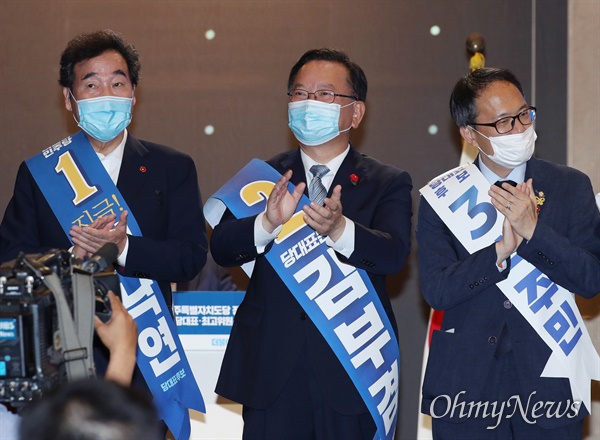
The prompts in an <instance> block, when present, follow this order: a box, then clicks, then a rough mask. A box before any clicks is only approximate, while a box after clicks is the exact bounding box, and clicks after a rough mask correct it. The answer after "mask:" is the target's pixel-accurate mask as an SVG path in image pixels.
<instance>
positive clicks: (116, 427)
mask: <svg viewBox="0 0 600 440" xmlns="http://www.w3.org/2000/svg"><path fill="white" fill-rule="evenodd" d="M161 434H162V432H161V428H160V424H159V421H158V417H157V416H156V411H155V409H154V406H153V404H152V402H150V400H149V399H147V398H146V397H145V396H142V395H141V394H139V393H136V392H135V391H133V390H132V389H129V388H124V387H122V386H120V385H118V384H116V383H114V382H110V381H104V380H100V379H86V380H80V381H74V382H69V383H67V384H65V385H61V386H60V387H59V388H58V389H56V390H55V391H54V392H53V393H52V394H47V395H44V396H43V397H42V398H41V399H40V400H39V401H37V402H34V403H32V404H31V405H30V406H29V407H27V408H26V409H25V410H24V412H23V419H22V421H21V423H20V425H19V438H20V439H21V440H30V439H35V440H55V439H61V440H113V439H125V438H127V439H138V438H139V439H144V440H161V437H162V436H161ZM162 439H164V437H162Z"/></svg>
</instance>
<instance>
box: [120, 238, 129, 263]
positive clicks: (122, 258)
mask: <svg viewBox="0 0 600 440" xmlns="http://www.w3.org/2000/svg"><path fill="white" fill-rule="evenodd" d="M127 252H129V235H128V236H127V238H126V239H125V247H124V248H123V252H121V255H119V257H118V258H117V264H118V265H119V266H123V267H125V263H126V262H127Z"/></svg>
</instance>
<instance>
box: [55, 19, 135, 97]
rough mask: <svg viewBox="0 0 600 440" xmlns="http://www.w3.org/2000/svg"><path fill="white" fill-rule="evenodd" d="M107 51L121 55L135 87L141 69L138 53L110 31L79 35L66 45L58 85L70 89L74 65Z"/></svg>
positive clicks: (103, 30) (73, 78) (73, 76)
mask: <svg viewBox="0 0 600 440" xmlns="http://www.w3.org/2000/svg"><path fill="white" fill-rule="evenodd" d="M107 50H115V51H117V52H119V53H120V54H121V56H122V57H123V58H124V59H125V62H126V63H127V68H128V69H129V78H130V80H131V83H132V84H133V86H134V87H135V86H137V85H138V82H139V80H140V70H141V68H142V66H141V64H140V56H139V54H138V51H137V50H136V48H135V47H133V46H132V45H131V44H128V43H127V42H126V41H125V40H124V39H123V37H122V36H121V35H120V34H118V33H117V32H115V31H112V30H110V29H102V30H100V31H96V32H92V33H91V34H81V35H78V36H77V37H75V38H73V39H72V40H71V41H69V42H68V43H67V47H66V48H65V50H64V51H63V53H62V55H61V57H60V74H59V79H58V82H59V84H60V85H61V86H63V87H67V88H68V89H72V88H73V82H74V81H75V65H76V64H77V63H80V62H81V61H85V60H89V59H91V58H95V57H97V56H99V55H102V54H103V53H104V52H106V51H107Z"/></svg>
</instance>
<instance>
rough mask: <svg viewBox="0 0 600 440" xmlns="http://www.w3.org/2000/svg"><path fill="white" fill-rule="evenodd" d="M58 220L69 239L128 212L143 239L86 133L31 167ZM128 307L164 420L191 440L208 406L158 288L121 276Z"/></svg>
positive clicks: (177, 434) (132, 228) (65, 141)
mask: <svg viewBox="0 0 600 440" xmlns="http://www.w3.org/2000/svg"><path fill="white" fill-rule="evenodd" d="M26 163H27V166H28V167H29V170H30V171H31V174H32V176H33V177H34V179H35V181H36V182H37V184H38V186H39V188H40V190H41V191H42V193H43V194H44V197H45V198H46V200H47V201H48V204H49V205H50V207H51V208H52V211H53V212H54V215H56V218H57V219H58V221H59V223H60V224H61V226H62V228H63V230H64V232H65V234H66V235H67V237H69V239H70V236H69V230H70V229H71V226H72V225H74V224H77V225H80V226H86V225H89V224H90V223H91V222H92V221H93V220H95V219H96V218H98V217H101V216H103V215H108V214H113V213H114V214H117V217H118V216H119V211H123V210H127V211H128V212H129V216H128V218H127V226H128V229H129V232H130V233H131V235H134V236H141V235H142V234H141V230H140V228H139V226H138V224H137V222H136V220H135V218H134V213H133V212H131V210H130V209H129V207H128V206H127V202H126V201H125V199H123V196H121V194H120V193H119V190H118V189H117V187H116V186H115V184H114V183H113V181H112V180H111V178H110V176H109V175H108V173H107V172H106V170H105V169H104V167H103V166H102V163H101V162H100V159H98V156H97V155H96V153H95V151H94V149H93V148H92V146H91V144H90V142H89V141H88V139H87V137H86V136H85V134H84V133H83V132H81V131H80V132H78V133H76V134H75V135H73V136H69V137H67V138H66V139H63V140H62V141H60V142H57V143H56V144H54V145H52V146H51V147H49V148H46V149H45V150H43V151H42V152H41V153H40V154H38V155H36V156H34V157H32V158H31V159H28V160H27V161H26ZM120 280H121V294H122V299H123V305H124V306H125V307H126V308H127V310H128V311H129V313H130V314H131V316H132V317H133V318H134V319H135V322H136V324H137V327H138V332H139V336H138V352H137V364H138V367H139V368H140V370H141V372H142V374H143V376H144V379H145V380H146V383H147V384H148V387H149V388H150V391H151V392H152V395H153V396H154V402H155V405H156V407H157V410H158V412H159V415H160V417H161V418H162V419H164V420H165V423H166V424H167V426H168V427H169V429H170V430H171V432H172V433H173V435H174V436H175V438H177V439H179V438H184V439H186V440H187V439H188V438H189V436H190V418H189V413H188V408H193V409H196V410H198V411H202V412H204V411H205V407H204V401H203V399H202V395H201V393H200V390H199V389H198V385H197V383H196V380H195V379H194V376H193V373H192V370H191V368H190V366H189V364H188V361H187V358H186V356H185V353H184V351H183V347H182V345H181V342H180V341H179V336H178V335H177V329H176V327H175V324H174V323H173V319H172V318H171V314H170V313H169V309H168V307H167V305H166V303H165V300H164V297H163V294H162V293H161V291H160V288H159V286H158V283H157V282H156V281H153V280H148V279H139V278H131V277H124V276H120Z"/></svg>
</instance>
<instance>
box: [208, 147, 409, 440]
mask: <svg viewBox="0 0 600 440" xmlns="http://www.w3.org/2000/svg"><path fill="white" fill-rule="evenodd" d="M280 177H281V175H280V174H279V173H278V172H277V171H276V170H275V169H273V168H272V167H270V166H269V165H268V164H267V163H265V162H263V161H261V160H258V159H253V160H252V161H251V162H250V163H249V164H248V165H246V166H245V167H244V168H243V169H242V170H241V171H240V172H239V173H238V174H236V175H235V176H234V177H233V178H232V179H231V180H230V181H229V182H228V183H226V184H225V185H224V186H223V187H222V188H221V189H220V190H219V191H217V192H216V193H215V194H214V195H213V196H212V197H211V198H210V199H209V200H208V201H207V202H206V204H205V205H204V215H205V217H206V219H207V221H208V223H209V224H210V225H211V227H213V228H214V227H215V226H216V225H217V224H218V223H219V221H220V220H221V216H222V214H223V212H224V211H225V207H227V208H228V209H229V210H230V211H231V212H232V213H233V215H234V216H235V217H237V218H244V217H249V216H252V215H256V214H259V213H260V212H262V211H264V210H265V206H266V200H267V198H268V196H269V194H270V193H271V190H272V188H273V186H274V185H275V182H277V180H279V178H280ZM288 190H290V191H292V190H293V185H292V184H291V183H290V184H289V185H288ZM308 203H309V200H308V198H307V197H305V196H303V197H302V199H301V200H300V203H299V204H298V207H297V211H296V213H295V214H294V216H293V217H292V218H291V219H290V220H289V221H288V222H287V223H285V224H284V225H283V228H282V230H281V232H280V234H279V235H278V236H277V238H276V239H275V242H274V244H273V247H272V248H271V249H270V250H269V252H268V253H267V254H266V258H267V259H268V261H269V263H270V264H271V265H272V266H273V268H274V269H275V270H276V272H277V273H278V275H279V276H280V277H281V279H282V280H283V281H284V283H285V284H286V286H287V287H288V289H289V290H290V291H291V292H292V294H293V295H294V297H295V298H296V299H297V300H298V302H299V303H300V305H301V306H302V308H303V309H304V310H305V311H306V313H307V314H308V315H309V316H310V318H311V320H312V321H313V322H314V323H315V325H316V326H317V328H318V329H319V331H320V332H321V333H322V334H323V336H324V338H325V340H326V341H327V342H328V343H329V345H330V346H331V348H332V349H333V351H334V353H335V354H336V356H337V357H338V359H339V360H340V362H341V363H342V365H343V366H344V368H345V370H346V372H347V373H348V375H349V376H350V378H351V379H352V381H353V383H354V385H355V386H356V388H357V390H358V392H359V393H360V395H361V397H362V398H363V400H364V401H365V404H366V406H367V408H368V409H369V411H370V413H371V415H372V416H373V419H374V420H375V424H376V425H377V433H376V436H375V438H376V439H381V440H383V439H393V437H394V434H395V430H396V422H397V409H398V387H399V377H400V376H399V369H400V352H399V349H398V342H397V340H396V336H395V334H394V331H393V329H392V326H391V324H390V322H389V319H388V318H387V315H386V313H385V311H384V309H383V306H382V305H381V302H380V300H379V297H378V296H377V292H376V291H375V289H374V288H373V285H372V284H371V281H370V279H369V277H368V275H367V274H366V272H364V271H363V270H359V269H357V268H355V267H353V266H350V265H347V264H343V263H341V262H340V261H339V260H338V259H337V257H336V255H335V252H334V251H333V250H331V249H330V248H329V247H328V246H327V245H325V244H324V242H325V238H324V237H321V236H319V235H318V234H317V233H316V232H315V231H314V230H312V229H311V228H310V227H309V226H308V225H306V223H304V220H303V219H302V214H303V211H302V207H303V206H304V205H306V204H308Z"/></svg>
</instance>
